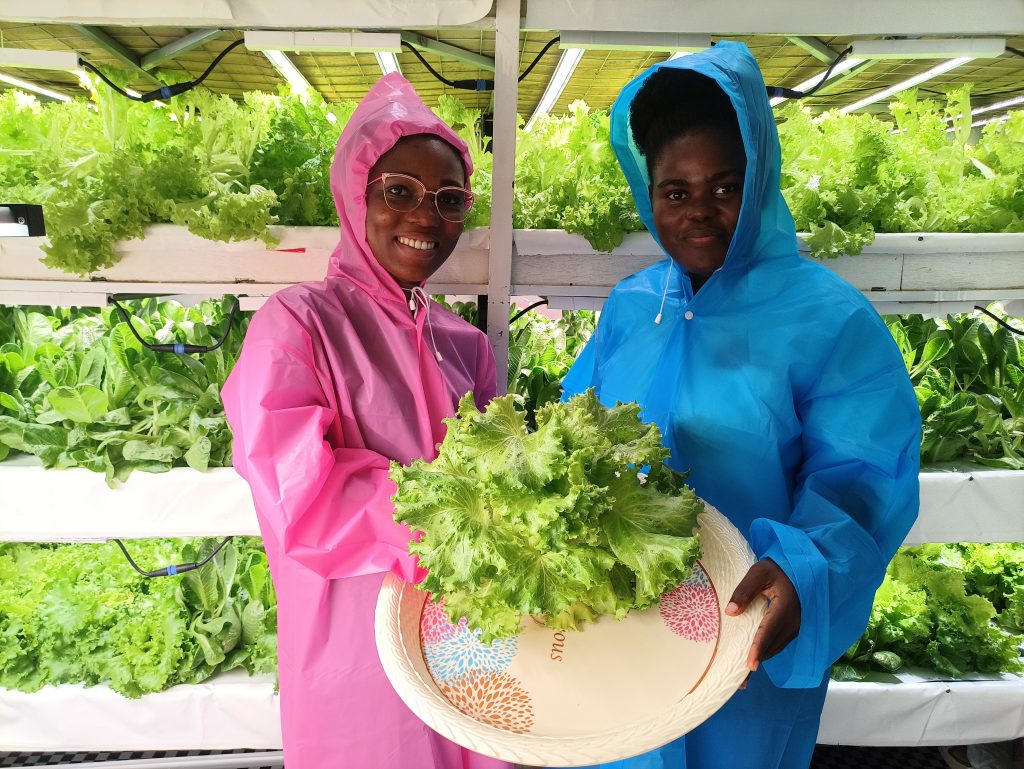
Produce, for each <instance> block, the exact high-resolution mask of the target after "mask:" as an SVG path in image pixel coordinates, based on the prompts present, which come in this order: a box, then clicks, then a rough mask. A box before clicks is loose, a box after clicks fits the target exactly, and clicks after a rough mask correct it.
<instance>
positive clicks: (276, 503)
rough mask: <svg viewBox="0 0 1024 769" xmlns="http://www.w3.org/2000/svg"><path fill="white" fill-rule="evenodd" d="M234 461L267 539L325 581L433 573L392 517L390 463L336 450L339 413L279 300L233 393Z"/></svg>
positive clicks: (266, 312)
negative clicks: (332, 433)
mask: <svg viewBox="0 0 1024 769" xmlns="http://www.w3.org/2000/svg"><path fill="white" fill-rule="evenodd" d="M223 399H224V407H225V411H226V413H227V416H228V421H229V422H230V424H231V427H232V429H233V430H234V443H233V462H234V465H235V467H236V469H237V470H238V472H239V473H240V474H241V475H242V476H243V477H245V478H246V480H247V481H248V482H249V486H250V488H251V490H252V496H253V501H254V503H255V505H256V510H257V513H258V514H259V518H260V528H261V530H262V532H263V535H264V537H268V536H272V537H274V539H275V540H276V542H277V543H278V545H279V547H280V548H281V550H282V551H283V553H284V555H285V556H286V557H289V558H292V559H294V560H295V561H297V562H299V563H301V564H302V565H304V566H306V567H307V568H309V569H311V570H312V571H314V572H316V573H317V574H319V575H320V576H321V577H324V578H326V579H335V578H340V577H352V576H359V575H364V574H373V573H379V572H383V571H392V572H394V573H395V574H397V575H399V576H400V577H402V578H403V579H405V580H407V581H411V582H416V581H419V579H421V578H422V576H423V575H424V574H425V572H424V571H423V570H421V569H419V567H418V566H416V562H415V560H414V558H413V557H412V556H410V555H409V553H408V551H407V545H408V543H409V540H410V539H411V535H410V533H409V530H408V528H407V527H405V526H402V525H400V524H398V523H396V522H395V521H394V519H393V518H392V513H393V505H392V502H391V495H392V494H393V493H394V491H395V485H394V483H393V482H392V481H391V480H390V479H389V478H388V470H389V467H390V462H389V460H388V458H387V457H385V456H383V455H381V454H378V453H376V452H374V451H370V450H368V449H364V448H352V447H347V446H343V445H341V446H339V445H332V443H330V442H329V441H328V440H327V438H326V434H327V430H328V427H329V426H331V425H332V424H333V423H334V422H335V417H336V411H335V409H334V408H333V407H332V405H331V403H330V399H329V398H328V397H327V395H326V394H325V392H324V388H323V386H322V385H321V380H320V377H319V376H318V373H317V369H316V365H315V363H314V355H313V346H312V340H311V338H310V335H309V333H308V332H307V331H306V330H305V329H304V328H302V327H301V325H300V324H299V323H298V322H297V321H296V319H295V318H294V317H293V316H292V315H291V314H290V313H289V312H288V311H287V310H285V309H283V308H282V307H281V306H280V304H278V303H275V302H274V300H273V299H271V301H270V302H268V303H267V304H266V305H265V306H264V307H263V308H262V309H261V310H260V311H259V312H258V313H257V314H256V315H255V316H254V317H253V320H252V323H251V324H250V326H249V330H248V331H247V333H246V338H245V343H244V345H243V348H242V353H241V355H240V356H239V358H238V361H237V363H236V364H235V367H234V369H233V371H232V373H231V376H230V377H229V379H228V381H227V383H226V384H225V387H224V391H223Z"/></svg>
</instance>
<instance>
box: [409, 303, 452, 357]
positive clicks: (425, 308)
mask: <svg viewBox="0 0 1024 769" xmlns="http://www.w3.org/2000/svg"><path fill="white" fill-rule="evenodd" d="M417 302H419V303H420V304H422V305H423V313H424V318H423V323H424V324H425V325H426V327H427V331H429V332H430V344H431V346H432V347H433V348H434V360H436V361H437V362H438V363H441V362H442V361H443V360H444V358H443V357H442V356H441V351H440V350H438V349H437V340H436V339H434V327H433V326H431V325H430V297H429V296H427V292H426V291H424V290H423V289H422V288H421V287H420V286H413V287H412V292H411V293H410V295H409V309H410V310H412V314H413V317H416V303H417Z"/></svg>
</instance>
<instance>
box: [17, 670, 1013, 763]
mask: <svg viewBox="0 0 1024 769" xmlns="http://www.w3.org/2000/svg"><path fill="white" fill-rule="evenodd" d="M899 677H901V678H908V680H905V681H904V682H901V683H897V684H886V683H873V682H838V681H831V682H830V683H829V688H828V693H827V695H826V698H825V708H824V711H823V713H822V718H821V725H820V727H819V730H818V738H817V739H818V742H819V743H821V744H826V745H864V746H875V747H887V746H893V747H895V746H925V745H955V744H963V743H971V742H993V741H997V740H1006V739H1012V738H1015V737H1021V736H1024V677H1022V676H1019V675H1013V674H1004V675H1003V676H1001V677H996V676H992V677H987V678H985V679H984V680H970V681H920V680H912V677H904V676H899ZM279 713H280V705H279V700H278V696H277V695H276V694H275V693H274V685H273V678H272V676H257V677H254V678H249V677H248V676H247V675H246V674H245V673H244V672H243V671H231V672H229V673H226V674H221V675H218V676H215V677H214V678H212V679H210V680H209V681H206V682H203V683H201V684H194V685H181V686H175V687H172V688H171V689H168V690H166V691H164V692H159V693H156V694H148V695H145V696H144V697H142V698H140V699H139V700H129V699H126V698H124V697H122V696H121V695H120V694H117V693H116V692H114V691H113V690H111V689H110V688H109V687H108V686H105V685H103V686H95V687H88V688H87V687H84V686H81V685H78V684H64V685H61V686H47V687H44V688H43V689H41V690H40V691H38V692H34V693H31V694H27V693H24V692H18V691H13V690H8V689H0V750H9V751H40V750H42V751H57V750H76V751H101V750H229V749H232V748H255V749H262V750H278V749H280V747H281V730H280V716H279Z"/></svg>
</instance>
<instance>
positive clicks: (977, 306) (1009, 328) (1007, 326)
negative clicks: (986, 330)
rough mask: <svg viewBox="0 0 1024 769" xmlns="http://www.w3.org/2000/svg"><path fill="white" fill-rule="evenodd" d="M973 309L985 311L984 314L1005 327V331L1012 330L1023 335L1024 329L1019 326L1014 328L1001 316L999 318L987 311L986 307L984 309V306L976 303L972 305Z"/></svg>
mask: <svg viewBox="0 0 1024 769" xmlns="http://www.w3.org/2000/svg"><path fill="white" fill-rule="evenodd" d="M974 309H975V310H981V312H983V313H985V314H986V315H988V316H989V317H990V318H992V320H994V321H995V322H996V323H998V324H999V325H1000V326H1002V327H1003V328H1005V329H1006V330H1007V331H1012V332H1013V333H1015V334H1020V335H1021V336H1024V331H1022V330H1020V329H1019V328H1014V327H1013V326H1011V325H1010V324H1009V323H1007V322H1006V321H1005V320H1003V319H1002V318H1000V317H999V316H998V315H996V314H995V313H991V312H989V311H988V310H986V309H985V308H984V307H982V306H980V305H977V304H976V305H974Z"/></svg>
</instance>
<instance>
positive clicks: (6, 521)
mask: <svg viewBox="0 0 1024 769" xmlns="http://www.w3.org/2000/svg"><path fill="white" fill-rule="evenodd" d="M259 533H260V532H259V525H258V524H257V522H256V512H255V510H254V508H253V505H252V496H251V495H250V494H249V486H248V485H247V484H246V483H245V481H244V480H242V478H241V477H240V476H239V475H238V474H237V473H236V472H235V471H234V470H233V469H232V468H230V467H223V468H214V469H211V470H208V471H207V472H205V473H199V472H196V471H195V470H193V469H191V468H188V467H184V468H180V469H175V470H171V471H170V472H167V473H157V474H153V473H140V472H136V473H132V475H131V477H129V478H128V481H127V482H126V483H123V484H118V486H117V488H114V489H111V488H108V487H107V484H106V482H105V481H104V480H103V476H102V475H101V474H100V473H94V472H92V471H90V470H84V469H82V468H74V469H70V470H44V469H43V468H42V467H41V466H40V464H39V463H38V461H37V460H36V459H35V458H34V457H24V456H23V457H18V458H17V459H13V460H7V461H5V462H0V542H102V541H105V540H107V539H110V538H112V537H124V538H126V539H141V538H145V537H202V536H226V535H228V534H253V535H259Z"/></svg>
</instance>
